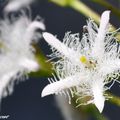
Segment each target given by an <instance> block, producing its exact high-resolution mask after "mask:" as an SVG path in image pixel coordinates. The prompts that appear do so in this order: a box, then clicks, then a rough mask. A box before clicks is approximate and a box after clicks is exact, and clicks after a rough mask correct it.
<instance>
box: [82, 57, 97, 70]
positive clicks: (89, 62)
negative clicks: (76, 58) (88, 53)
mask: <svg viewBox="0 0 120 120" xmlns="http://www.w3.org/2000/svg"><path fill="white" fill-rule="evenodd" d="M80 62H81V63H83V64H84V65H85V67H86V68H89V69H91V68H95V67H96V62H94V61H92V60H89V59H87V57H85V56H81V57H80Z"/></svg>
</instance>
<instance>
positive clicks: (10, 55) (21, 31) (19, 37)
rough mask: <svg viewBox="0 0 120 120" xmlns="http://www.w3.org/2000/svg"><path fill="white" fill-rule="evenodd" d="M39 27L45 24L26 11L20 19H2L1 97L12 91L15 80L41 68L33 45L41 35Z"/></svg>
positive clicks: (0, 30)
mask: <svg viewBox="0 0 120 120" xmlns="http://www.w3.org/2000/svg"><path fill="white" fill-rule="evenodd" d="M37 29H41V30H44V29H45V26H44V24H43V23H42V22H41V21H37V20H35V21H31V19H30V18H29V17H27V15H25V14H24V13H23V14H22V15H21V16H20V18H19V19H18V20H15V19H13V20H9V19H8V18H5V19H4V20H1V21H0V67H1V70H0V99H2V97H5V96H7V95H8V94H11V93H12V91H13V85H14V83H15V80H17V79H22V78H21V77H24V76H25V75H26V74H27V73H29V72H32V71H33V72H34V71H37V70H38V69H39V67H40V66H39V65H38V63H37V61H36V59H35V55H34V52H35V49H34V48H33V46H32V44H33V43H36V42H37V41H36V40H37V39H38V38H39V37H40V36H41V33H38V32H35V31H36V30H37Z"/></svg>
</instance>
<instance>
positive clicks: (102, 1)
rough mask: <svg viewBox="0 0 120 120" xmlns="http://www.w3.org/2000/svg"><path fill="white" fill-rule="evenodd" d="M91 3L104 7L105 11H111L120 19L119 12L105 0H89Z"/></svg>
mask: <svg viewBox="0 0 120 120" xmlns="http://www.w3.org/2000/svg"><path fill="white" fill-rule="evenodd" d="M91 1H92V2H94V3H97V4H100V5H102V6H104V7H106V8H107V9H109V10H111V11H112V12H113V13H114V14H115V15H116V16H117V17H118V18H119V19H120V10H119V9H118V8H116V7H115V6H113V5H112V4H110V3H109V2H108V1H106V0H91Z"/></svg>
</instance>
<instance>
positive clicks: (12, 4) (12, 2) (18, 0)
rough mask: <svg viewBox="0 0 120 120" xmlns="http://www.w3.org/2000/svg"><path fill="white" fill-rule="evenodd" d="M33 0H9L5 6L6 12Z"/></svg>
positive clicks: (19, 7)
mask: <svg viewBox="0 0 120 120" xmlns="http://www.w3.org/2000/svg"><path fill="white" fill-rule="evenodd" d="M33 1H34V0H9V3H8V5H7V6H6V7H5V11H6V12H13V11H17V10H19V9H21V8H22V7H26V6H28V5H29V4H30V3H32V2H33Z"/></svg>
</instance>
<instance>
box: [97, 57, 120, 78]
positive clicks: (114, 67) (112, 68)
mask: <svg viewBox="0 0 120 120" xmlns="http://www.w3.org/2000/svg"><path fill="white" fill-rule="evenodd" d="M119 66H120V60H119V59H115V60H105V61H104V62H103V63H102V65H101V68H100V69H99V73H100V74H102V75H104V76H105V75H108V74H111V73H113V72H116V71H118V70H120V68H119Z"/></svg>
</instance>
